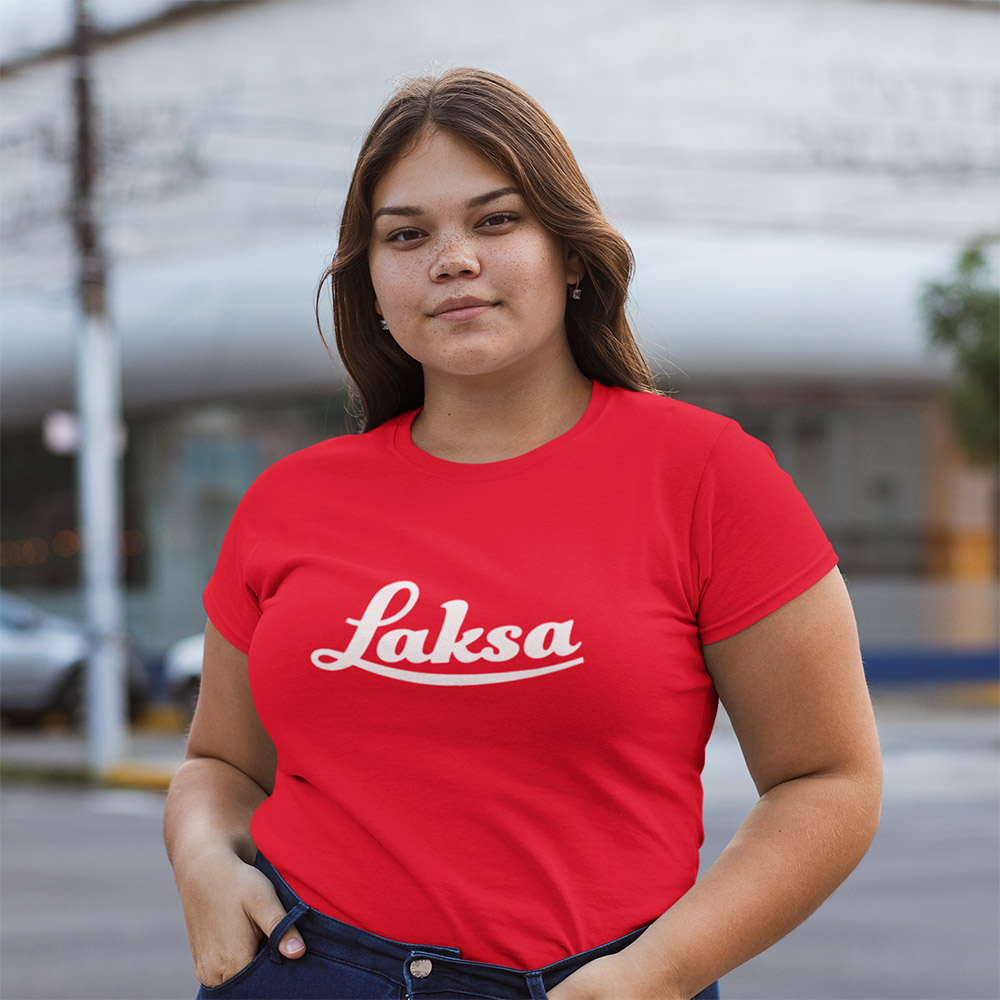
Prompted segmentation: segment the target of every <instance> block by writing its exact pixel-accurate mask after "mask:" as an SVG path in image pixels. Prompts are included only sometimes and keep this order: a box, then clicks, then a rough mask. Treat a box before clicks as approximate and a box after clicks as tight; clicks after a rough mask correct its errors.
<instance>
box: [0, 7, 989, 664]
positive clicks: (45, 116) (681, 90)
mask: <svg viewBox="0 0 1000 1000" xmlns="http://www.w3.org/2000/svg"><path fill="white" fill-rule="evenodd" d="M92 3H93V4H94V6H95V8H96V10H97V12H98V14H99V15H101V16H103V17H105V18H106V19H107V18H113V17H115V16H117V15H118V14H120V12H121V8H120V6H118V7H116V5H115V0H92ZM46 6H48V7H50V8H52V7H54V6H56V5H53V4H49V5H46ZM67 6H68V5H67ZM147 9H148V11H153V12H154V13H155V12H162V13H161V14H159V15H158V16H153V17H152V18H151V19H149V20H146V21H141V20H140V22H139V23H138V24H131V25H129V26H125V27H122V26H121V24H120V21H114V20H107V21H106V23H108V24H115V25H118V26H117V27H115V28H114V30H113V31H111V33H110V34H108V35H107V37H105V38H104V39H103V41H102V43H101V44H100V45H99V47H98V49H97V52H96V56H95V71H96V75H97V79H98V85H99V86H98V99H99V102H100V106H101V112H102V137H103V141H104V146H105V157H104V168H105V172H104V179H103V199H102V204H103V209H104V223H105V227H106V228H105V242H106V243H107V245H108V248H109V251H110V254H111V257H112V260H113V273H112V313H113V318H114V322H115V326H116V329H117V332H118V334H119V336H120V340H121V345H122V353H123V362H124V399H125V410H126V417H127V420H128V424H129V447H128V453H127V481H128V493H129V516H128V520H129V528H130V534H129V536H128V544H129V545H130V546H131V549H130V551H133V552H135V553H136V554H135V555H133V556H132V557H131V558H130V559H129V571H130V581H131V585H130V609H131V615H132V625H133V629H134V630H135V631H136V632H138V633H139V634H141V635H143V636H145V637H146V638H147V639H149V640H150V641H152V642H154V643H160V644H162V643H166V642H168V641H170V640H171V639H174V638H178V637H179V636H181V635H183V634H185V633H186V632H190V631H194V630H196V629H197V628H198V627H200V622H201V620H202V613H201V610H200V603H199V592H200V588H201V585H202V584H203V583H204V581H205V579H206V577H207V574H208V573H209V572H210V569H211V565H212V562H213V560H214V555H215V551H216V549H217V546H218V542H219V539H220V537H221V531H222V530H223V529H224V526H225V523H226V522H227V520H228V517H229V515H230V513H231V511H232V509H233V507H234V506H235V503H236V501H237V500H238V498H239V496H240V495H241V493H242V491H243V490H244V489H245V487H246V485H247V484H248V482H249V481H250V479H251V478H252V477H253V475H254V474H255V473H256V472H257V471H259V469H260V468H262V467H263V465H265V464H267V463H268V462H270V461H272V460H274V459H275V458H277V457H279V456H280V455H281V454H283V453H284V452H286V451H288V450H291V449H293V448H295V447H299V446H301V445H304V444H307V443H309V442H311V441H312V440H315V439H316V438H318V437H321V436H325V435H329V434H331V433H338V432H339V431H340V430H341V429H342V418H341V414H342V404H341V396H342V381H341V377H340V375H339V373H338V372H337V369H336V368H335V366H334V365H333V364H332V363H331V362H330V361H329V359H328V358H327V355H326V353H325V351H324V349H323V346H322V344H321V343H320V340H319V337H318V334H317V333H316V330H315V324H314V320H313V313H312V310H313V295H314V291H315V286H316V283H317V280H318V277H319V275H320V273H321V272H322V270H323V267H324V266H325V263H326V262H327V260H328V258H329V255H330V253H331V251H332V247H333V244H334V241H335V238H336V228H337V223H338V217H339V211H340V206H341V203H342V199H343V196H344V192H345V189H346V182H347V177H348V174H349V171H350V169H351V166H352V162H353V157H354V154H355V153H356V150H357V147H358V144H359V142H360V138H361V136H362V135H363V133H364V130H365V128H366V126H367V124H368V122H369V121H370V119H371V118H372V116H373V115H374V113H375V111H376V110H377V108H378V106H379V105H380V104H381V102H382V100H383V99H384V98H385V97H386V96H387V95H388V93H389V92H390V91H391V89H392V86H393V81H394V80H396V79H397V78H398V77H400V76H402V75H410V74H412V73H414V72H422V71H426V70H428V69H433V68H434V67H435V66H447V65H479V66H483V67H485V68H488V69H492V70H495V71H497V72H500V73H502V74H504V75H507V76H509V77H510V78H511V79H513V80H515V81H516V82H517V83H519V84H521V85H522V86H523V87H525V89H527V90H528V91H529V92H530V93H532V94H533V95H534V96H535V97H537V98H538V99H539V101H540V102H541V103H542V104H543V105H544V106H545V107H546V108H547V110H549V112H550V113H551V114H552V116H553V117H554V118H555V120H556V122H557V123H558V124H559V125H560V126H561V128H562V129H563V131H564V133H565V134H566V137H567V139H568V140H569V143H570V145H571V146H572V147H573V148H574V150H575V151H576V152H577V155H578V158H579V160H580V162H581V165H582V167H583V169H584V172H585V173H586V174H587V176H588V178H589V179H590V180H591V182H592V184H593V186H594V188H595V191H596V193H597V194H598V197H599V198H600V200H601V201H602V203H603V204H604V205H605V207H606V209H607V212H608V214H609V216H610V218H611V219H612V220H613V221H614V222H615V223H616V224H617V225H618V226H619V227H620V228H621V229H622V230H623V232H624V233H625V234H626V236H628V237H629V239H630V241H631V242H632V244H633V247H634V249H635V251H636V256H637V259H638V265H639V266H638V271H637V277H636V282H635V286H634V301H633V315H634V318H635V321H636V327H637V329H638V331H639V333H640V335H641V337H642V339H643V341H644V343H645V344H646V346H647V348H648V349H649V351H650V353H651V354H652V355H653V357H654V358H655V359H657V361H658V363H660V364H661V365H662V367H663V369H664V371H665V372H666V373H668V374H669V381H670V383H671V385H672V386H673V388H674V389H675V390H676V391H677V392H678V394H679V395H680V397H681V398H684V399H688V400H690V401H692V402H696V403H701V404H704V405H708V406H710V407H713V408H716V409H719V410H721V411H723V412H727V413H730V414H732V415H734V416H736V417H738V418H739V419H741V421H742V422H743V423H744V425H745V426H746V427H747V429H748V430H750V431H751V432H752V433H756V434H757V435H758V436H760V437H762V438H764V439H765V440H767V441H768V442H769V443H770V444H771V445H772V447H773V448H774V449H775V452H776V454H777V455H778V458H779V461H781V462H782V464H783V465H784V466H785V467H786V468H787V469H788V470H789V471H790V472H791V473H792V474H793V475H794V476H795V477H796V480H797V481H798V483H799V485H800V488H801V489H802V490H803V492H804V493H805V494H806V496H807V498H808V499H809V500H810V502H811V503H812V504H813V506H814V508H815V509H816V511H817V513H818V515H819V516H820V519H821V520H822V521H823V523H824V526H825V527H826V529H827V531H828V533H829V534H830V536H831V538H832V539H833V541H834V543H835V544H836V545H837V547H838V549H839V551H840V552H841V555H842V558H843V565H844V568H845V570H846V572H847V574H848V576H849V577H851V578H852V580H853V581H854V586H855V588H856V591H857V592H862V593H868V591H866V590H865V588H866V587H873V586H874V590H872V591H871V593H872V594H874V595H875V596H873V597H872V600H871V601H862V602H859V614H860V616H861V618H862V624H863V626H865V625H866V622H865V607H872V608H878V609H879V612H878V614H877V615H876V614H874V613H873V614H872V616H871V622H870V624H869V625H867V629H868V635H869V637H870V640H871V641H872V642H874V643H875V644H879V643H881V644H883V645H892V644H899V643H902V642H903V640H904V638H908V640H909V641H911V642H912V641H918V642H922V641H924V640H926V641H928V642H931V643H939V644H940V643H943V644H963V645H967V646H982V645H987V646H988V645H993V644H995V642H996V622H995V611H994V610H993V608H994V605H993V603H992V597H991V594H992V593H994V591H991V590H990V588H989V586H986V587H983V586H978V587H973V588H972V589H963V591H962V597H961V600H960V604H961V606H962V607H963V608H965V609H968V608H969V607H970V606H972V607H973V609H974V610H973V611H972V612H967V613H968V615H969V620H968V621H966V622H964V623H958V624H956V616H955V614H954V613H953V602H952V600H951V597H950V596H948V595H953V594H954V593H955V589H954V587H945V588H944V589H941V587H942V585H938V584H933V585H932V584H929V583H928V582H927V581H928V579H929V578H931V577H940V576H942V575H943V576H945V577H948V576H950V577H956V576H957V577H966V578H970V577H977V576H978V577H992V576H993V574H994V572H995V569H994V565H993V562H992V551H993V545H994V543H995V536H993V535H992V533H991V532H992V526H991V524H990V520H989V519H990V514H989V505H988V504H987V503H986V501H985V498H984V496H981V495H980V494H983V492H984V490H985V488H986V487H985V485H984V483H985V479H984V477H982V476H977V474H976V473H975V472H973V471H970V470H968V469H966V468H965V467H964V466H963V464H962V462H961V459H960V457H959V456H958V453H957V451H956V449H955V447H954V445H953V442H951V440H950V437H949V433H948V429H947V425H946V422H945V420H944V418H943V416H942V413H941V409H940V406H939V404H938V402H937V397H938V393H939V390H940V387H941V385H942V384H943V382H944V381H945V379H946V378H947V374H948V368H947V365H946V363H945V361H944V359H942V358H939V357H934V356H932V355H931V354H930V353H929V352H928V350H927V349H926V347H925V333H924V328H923V323H922V320H921V316H920V312H919V296H920V292H921V288H922V285H923V283H924V282H926V281H929V280H934V279H939V278H942V277H945V276H946V275H947V274H948V273H949V272H950V270H951V268H952V265H953V261H954V258H955V257H956V255H957V252H958V250H959V248H960V247H961V246H962V245H963V244H964V243H965V242H966V241H967V240H968V239H969V238H970V237H973V236H975V235H977V234H980V233H983V232H990V231H996V230H997V229H998V228H1000V214H998V204H997V187H996V182H997V168H998V159H1000V137H998V125H997V121H998V111H1000V71H998V64H997V60H996V37H997V27H998V6H997V5H996V4H990V3H961V2H955V3H928V2H889V0H885V2H883V0H823V2H812V0H785V2H781V3H775V2H772V0H740V2H739V3H736V2H731V0H701V2H699V3H690V2H684V0H665V2H656V3H654V2H644V0H637V2H616V3H610V2H586V0H583V2H573V3H569V2H552V0H536V2H523V0H508V2H490V0H484V2H481V3H473V4H469V3H456V2H453V0H367V2H364V0H353V2H352V0H254V2H243V0H229V2H223V3H217V2H214V0H204V2H201V3H194V4H191V3H187V4H176V3H174V4H171V3H169V2H167V0H152V2H148V3H147V4H146V5H145V7H144V8H142V9H141V10H140V8H139V7H136V5H135V4H134V3H133V4H132V5H131V7H130V11H131V13H130V15H129V16H131V17H132V18H133V19H134V18H135V17H137V16H139V14H137V13H136V12H137V11H139V13H145V12H146V11H147ZM3 10H4V8H0V14H2V12H3ZM16 12H17V8H16V6H14V5H10V6H9V7H8V13H7V14H6V15H3V16H6V17H7V18H8V23H7V26H6V31H5V33H4V41H2V42H0V44H2V45H3V46H4V48H5V51H4V55H3V58H4V63H3V66H2V71H0V100H2V120H0V170H2V178H0V179H2V185H3V192H2V193H3V199H2V205H0V211H2V218H0V224H2V234H3V269H2V274H0V291H2V305H0V322H2V336H3V340H2V354H0V363H2V368H0V390H2V407H3V408H2V411H0V412H2V425H3V431H4V458H5V462H6V468H5V472H6V475H5V476H4V487H3V488H4V512H3V529H2V537H3V542H4V547H3V563H4V566H3V569H4V578H5V581H6V582H5V585H9V586H12V587H18V588H19V589H24V590H28V591H31V592H32V593H33V594H34V595H35V596H41V597H42V598H43V599H44V600H46V601H47V602H48V603H50V604H59V603H60V602H69V601H71V600H72V595H73V589H72V587H71V586H70V584H71V580H72V573H71V571H70V569H71V566H72V563H73V558H72V549H73V543H72V536H71V534H68V533H70V532H72V530H73V526H74V525H75V523H76V521H75V514H74V510H73V500H72V478H71V477H72V463H71V462H70V460H69V459H66V458H57V457H53V456H49V455H47V454H45V453H44V452H43V451H42V450H41V446H40V440H41V435H40V426H41V423H42V420H43V418H44V417H45V415H46V414H47V413H50V412H51V411H53V410H62V409H71V408H72V406H73V371H72V368H73V364H72V359H73V348H72V343H73V329H74V319H73V317H74V304H73V286H74V263H73V259H72V250H71V240H70V237H69V230H68V225H67V222H66V218H65V212H64V210H63V209H64V206H65V204H66V201H67V196H68V187H69V166H68V164H69V160H70V146H71V135H72V129H71V122H70V117H69V116H70V101H69V87H70V60H69V58H68V57H67V55H66V53H65V51H63V50H61V49H60V48H59V47H58V45H56V46H55V47H50V48H48V49H46V48H45V43H44V41H43V43H42V47H41V49H39V47H38V44H37V43H36V44H35V47H34V48H32V47H31V44H27V45H26V46H25V47H22V48H20V49H18V48H17V47H16V46H17V44H19V42H20V40H21V38H22V37H24V36H22V35H19V34H18V31H17V30H14V29H16V28H17V27H18V25H17V23H16V22H15V21H14V20H13V18H14V15H15V14H16ZM68 21H69V14H68V10H67V12H66V27H65V28H62V29H60V27H59V26H58V25H56V26H55V30H56V32H57V35H56V36H50V37H53V38H54V40H55V41H58V37H59V36H58V32H59V31H62V33H63V36H65V33H66V31H67V30H68ZM22 27H23V23H22ZM29 43H30V39H29ZM60 532H63V534H60ZM57 538H58V539H61V541H60V542H57V541H56V539H57ZM140 550H141V551H140ZM60 552H64V553H66V554H65V555H60V554H59V553H60ZM43 555H44V558H42V556H43ZM871 581H876V583H875V584H873V583H871ZM970 595H972V596H970ZM918 600H919V601H924V602H928V603H929V606H932V607H934V608H937V609H939V610H938V611H937V612H935V613H934V614H931V615H921V619H920V623H919V628H918V632H917V633H916V634H915V633H914V632H913V628H914V625H913V618H914V616H913V615H912V614H911V613H909V612H907V610H906V609H907V608H912V607H914V606H915V605H914V604H913V602H914V601H918ZM970 602H971V605H970ZM976 602H980V603H979V604H977V603H976ZM886 608H887V609H888V611H887V612H885V613H883V612H884V609H886ZM919 629H924V630H925V631H926V634H925V633H922V632H920V631H919Z"/></svg>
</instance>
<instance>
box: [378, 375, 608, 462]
mask: <svg viewBox="0 0 1000 1000" xmlns="http://www.w3.org/2000/svg"><path fill="white" fill-rule="evenodd" d="M592 385H593V388H592V390H591V393H590V400H589V401H588V403H587V407H586V409H585V410H584V411H583V413H582V414H581V416H580V419H579V420H577V422H576V423H575V424H573V426H572V427H570V428H569V430H567V431H564V432H563V433H562V434H560V435H559V436H558V437H554V438H553V439H552V440H551V441H546V442H545V444H540V445H539V446H538V447H537V448H532V449H531V451H526V452H525V453H524V454H523V455H515V456H514V457H513V458H504V459H501V460H500V461H497V462H453V461H451V460H450V459H447V458H438V457H437V456H436V455H431V454H430V453H429V452H426V451H423V450H422V449H420V448H418V447H417V446H416V445H415V444H414V443H413V422H414V420H416V419H417V414H419V413H420V409H416V410H409V411H408V412H406V413H402V414H400V415H399V416H398V417H397V418H396V426H395V428H394V431H393V436H392V443H393V448H394V449H395V451H396V452H398V453H399V455H401V456H402V457H403V458H404V459H406V460H407V461H408V462H410V463H411V464H413V465H416V466H419V467H420V468H421V469H424V470H426V471H427V472H432V473H434V474H436V475H439V476H445V477H447V478H449V479H465V480H469V479H480V480H482V479H501V478H504V477H506V476H513V475H517V474H518V473H520V472H523V471H524V470H525V469H528V468H531V467H532V466H534V465H536V464H537V463H538V462H541V461H544V460H546V459H548V458H551V457H552V456H553V455H555V454H557V453H558V452H560V451H562V450H563V449H564V448H566V447H567V446H568V445H571V444H572V443H573V442H574V441H575V440H576V439H577V438H578V437H579V436H580V435H581V434H584V433H585V432H586V431H587V430H588V429H589V428H590V427H591V426H592V425H593V424H594V423H595V422H596V421H597V419H598V417H599V416H600V415H601V413H602V411H603V410H604V408H605V406H606V405H607V402H608V400H609V399H610V398H611V393H612V390H611V388H610V387H609V386H606V385H603V384H602V383H600V382H592Z"/></svg>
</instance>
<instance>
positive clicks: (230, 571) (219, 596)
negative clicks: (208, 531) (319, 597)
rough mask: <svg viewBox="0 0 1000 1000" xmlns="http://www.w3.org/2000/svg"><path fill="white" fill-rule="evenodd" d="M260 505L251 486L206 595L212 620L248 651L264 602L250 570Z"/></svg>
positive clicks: (228, 532) (209, 616)
mask: <svg viewBox="0 0 1000 1000" xmlns="http://www.w3.org/2000/svg"><path fill="white" fill-rule="evenodd" d="M258 506H259V503H258V497H257V491H256V490H255V489H254V487H251V488H250V490H249V491H248V492H247V494H246V495H245V496H244V497H243V499H242V500H241V501H240V504H239V506H238V507H237V508H236V512H235V513H234V514H233V517H232V520H231V521H230V522H229V527H228V529H227V530H226V535H225V538H224V539H223V541H222V547H221V549H220V550H219V557H218V559H217V560H216V563H215V570H214V572H213V573H212V576H211V579H209V581H208V585H207V586H206V587H205V590H204V593H203V595H202V600H203V603H204V605H205V611H206V612H207V613H208V618H209V621H211V623H212V624H213V625H214V626H215V627H216V628H217V629H218V630H219V632H220V634H221V635H222V636H223V638H224V639H226V641H227V642H230V643H232V645H234V646H235V647H236V648H237V649H239V650H241V651H242V652H244V653H247V652H249V650H250V640H251V638H252V637H253V633H254V630H255V629H256V627H257V622H258V620H259V619H260V602H259V600H258V595H257V594H256V593H255V591H254V589H253V587H252V586H251V584H250V581H249V580H248V573H247V568H248V563H249V556H250V553H251V552H252V551H253V548H254V546H255V544H256V543H257V540H258V537H259V532H258V531H257V529H256V524H258V523H259V522H260V516H259V510H258Z"/></svg>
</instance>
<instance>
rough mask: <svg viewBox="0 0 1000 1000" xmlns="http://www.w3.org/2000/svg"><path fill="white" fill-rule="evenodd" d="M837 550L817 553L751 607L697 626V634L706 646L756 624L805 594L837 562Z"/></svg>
mask: <svg viewBox="0 0 1000 1000" xmlns="http://www.w3.org/2000/svg"><path fill="white" fill-rule="evenodd" d="M838 561H839V560H838V558H837V554H836V553H835V552H834V551H833V550H832V549H831V550H830V551H827V552H824V553H823V554H822V555H821V556H818V557H817V558H816V559H815V560H813V562H811V563H810V564H809V565H808V566H807V567H806V568H805V569H804V570H803V571H802V572H801V573H799V574H798V575H797V576H795V577H793V578H792V579H791V580H789V581H788V582H787V583H785V584H784V585H783V586H781V587H780V588H778V589H777V590H775V591H773V592H772V593H771V594H769V595H768V596H767V597H765V598H763V599H762V600H760V601H758V602H757V603H756V604H754V605H753V606H752V607H750V608H747V609H746V610H744V611H741V612H739V613H738V614H736V615H733V616H732V617H730V618H727V619H726V620H725V621H723V622H719V623H718V624H716V625H708V626H705V627H703V628H700V629H699V630H698V637H699V639H700V640H701V643H702V645H703V646H707V645H708V644H709V643H713V642H720V641H721V640H723V639H728V638H729V637H730V636H732V635H735V634H736V633H737V632H742V631H743V630H744V629H745V628H749V627H750V626H751V625H754V624H756V623H757V622H759V621H760V620H761V619H763V618H766V617H767V616H768V615H769V614H771V613H772V612H773V611H777V610H778V608H781V607H784V605H786V604H788V603H789V602H790V601H792V600H794V599H795V598H796V597H799V596H800V595H801V594H804V593H805V592H806V591H807V590H808V589H809V588H810V587H811V586H813V584H816V583H819V581H820V580H822V579H823V577H824V576H826V574H827V573H829V572H830V570H832V569H833V568H834V567H835V566H836V565H837V563H838Z"/></svg>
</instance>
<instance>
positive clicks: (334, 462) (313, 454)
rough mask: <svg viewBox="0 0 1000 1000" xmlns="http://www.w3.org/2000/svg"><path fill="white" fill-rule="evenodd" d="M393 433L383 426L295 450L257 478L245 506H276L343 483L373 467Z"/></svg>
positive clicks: (245, 496) (245, 500)
mask: <svg viewBox="0 0 1000 1000" xmlns="http://www.w3.org/2000/svg"><path fill="white" fill-rule="evenodd" d="M389 423H392V422H391V421H390V422H389ZM391 433H392V431H391V428H390V427H389V424H383V425H382V426H380V427H377V428H375V429H374V430H371V431H368V432H367V433H365V434H344V435H341V436H339V437H333V438H327V439H326V440H323V441H319V442H317V443H316V444H314V445H310V446H309V447H307V448H303V449H301V450H299V451H294V452H292V453H291V454H289V455H286V456H285V457H284V458H280V459H278V461H276V462H275V463H274V464H273V465H270V466H268V467H267V468H266V469H264V471H263V472H261V473H260V475H258V476H257V478H256V479H255V480H254V482H253V483H252V484H251V486H250V488H249V489H248V490H247V492H246V494H245V495H244V498H243V501H242V506H247V505H253V506H255V507H258V506H274V505H275V504H281V503H284V502H287V501H288V500H291V499H294V498H296V497H298V496H300V495H302V494H303V493H308V492H311V491H313V490H317V489H328V488H329V486H330V483H331V482H332V481H337V480H341V481H342V479H343V476H344V475H346V474H350V473H351V472H352V471H353V470H355V469H357V468H358V467H359V466H362V467H364V466H370V465H371V463H372V459H373V457H375V455H376V454H377V453H378V452H379V451H381V450H383V449H385V448H386V446H387V441H391Z"/></svg>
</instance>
